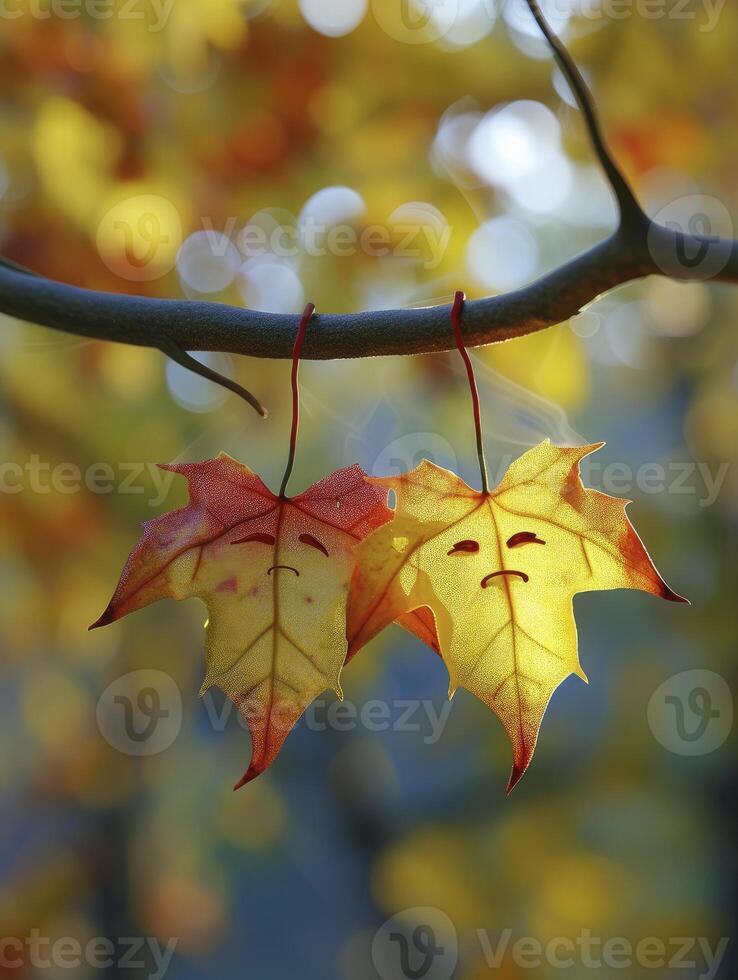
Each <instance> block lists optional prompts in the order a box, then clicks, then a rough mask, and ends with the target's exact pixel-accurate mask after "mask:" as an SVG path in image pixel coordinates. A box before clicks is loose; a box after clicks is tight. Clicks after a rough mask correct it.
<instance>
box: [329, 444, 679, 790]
mask: <svg viewBox="0 0 738 980" xmlns="http://www.w3.org/2000/svg"><path fill="white" fill-rule="evenodd" d="M601 446H602V443H600V444H598V445H593V446H583V447H578V448H559V447H556V446H552V445H551V443H550V442H549V441H548V440H546V441H545V442H542V443H541V444H540V445H538V446H536V447H534V448H533V449H531V450H529V451H528V452H527V453H525V454H524V455H523V456H521V457H520V458H519V459H518V460H516V461H515V462H514V463H513V464H512V466H511V467H510V469H509V470H508V472H507V474H506V476H505V478H504V479H503V481H502V482H501V483H500V485H499V486H498V487H497V488H496V489H495V490H493V491H483V492H479V491H477V490H474V489H473V488H472V487H470V486H468V485H467V484H466V483H465V482H464V481H463V480H462V479H460V478H459V477H458V476H456V475H455V474H454V473H451V472H449V471H448V470H445V469H442V468H441V467H438V466H436V465H434V464H433V463H430V462H428V461H426V460H424V461H423V462H422V463H421V464H420V465H419V466H418V467H417V468H416V469H414V470H413V471H412V472H410V473H405V474H402V475H400V476H397V477H386V478H383V477H378V478H373V479H372V482H373V483H375V484H377V485H378V486H381V487H383V488H386V489H388V490H393V491H394V493H395V495H396V510H395V517H394V520H393V521H391V522H390V523H388V524H385V525H384V526H382V527H380V528H379V529H378V530H376V531H374V532H373V533H372V534H371V535H369V537H367V538H366V539H365V540H364V541H363V542H362V544H361V545H360V546H359V548H358V552H357V566H356V569H355V571H354V575H353V581H352V587H351V597H350V601H349V611H348V632H349V657H351V656H353V655H354V654H355V653H356V652H357V651H358V650H359V649H360V648H361V647H362V646H363V645H364V644H365V643H367V642H368V641H369V640H371V639H372V637H374V636H376V634H377V633H379V632H380V630H382V629H384V628H385V627H386V626H388V625H389V624H390V623H391V622H393V621H398V622H399V623H400V624H401V625H403V626H404V627H405V628H407V629H409V630H411V631H412V632H413V633H415V634H416V635H418V636H419V637H420V638H421V639H423V640H424V641H425V642H426V643H429V644H430V645H431V646H433V647H434V648H435V649H436V650H437V651H438V652H440V653H441V655H442V657H443V659H444V661H445V663H446V665H447V668H448V671H449V675H450V686H449V696H453V694H454V692H455V691H456V689H457V688H458V687H464V688H466V689H467V690H469V691H471V692H472V694H475V695H476V696H477V697H478V698H479V699H480V700H481V701H482V702H484V704H486V705H487V706H488V707H489V708H491V709H492V711H494V713H495V714H496V715H497V716H498V718H499V719H500V721H501V722H502V724H503V726H504V728H505V731H506V732H507V735H508V737H509V739H510V741H511V743H512V747H513V767H512V774H511V777H510V784H509V787H508V791H509V790H510V789H512V788H513V786H514V785H515V784H516V783H517V782H518V780H519V779H520V778H521V776H522V775H523V773H524V772H525V770H526V768H527V767H528V765H529V763H530V760H531V758H532V755H533V751H534V749H535V744H536V740H537V738H538V732H539V729H540V725H541V720H542V718H543V714H544V712H545V710H546V707H547V705H548V702H549V701H550V699H551V696H552V694H553V692H554V691H555V690H556V688H557V687H558V686H559V684H561V682H562V681H563V680H564V679H565V678H566V677H568V676H569V675H570V674H576V675H578V676H579V677H581V678H582V679H583V680H585V681H586V679H587V678H586V676H585V674H584V672H583V670H582V668H581V665H580V663H579V657H578V653H577V631H576V623H575V620H574V611H573V605H572V599H573V596H574V595H575V594H576V593H578V592H587V591H593V590H602V589H641V590H643V591H645V592H650V593H653V594H654V595H658V596H662V597H663V598H664V599H670V600H672V601H676V602H685V601H686V600H684V599H682V598H681V597H680V596H678V595H676V593H674V592H673V591H672V590H671V589H670V588H669V587H668V586H667V585H666V583H665V582H664V581H663V579H662V578H661V576H660V575H659V573H658V572H657V571H656V568H655V567H654V564H653V562H652V561H651V559H650V557H649V555H648V552H647V551H646V549H645V547H644V545H643V543H642V542H641V540H640V538H639V537H638V534H637V533H636V531H635V530H634V528H633V526H632V525H631V523H630V521H629V519H628V517H627V514H626V506H627V504H628V503H629V501H624V500H620V499H617V498H615V497H610V496H608V495H606V494H604V493H600V492H599V491H596V490H591V489H587V488H585V487H584V485H583V484H582V481H581V476H580V472H579V464H580V462H581V460H582V459H583V458H584V457H585V456H587V455H589V454H590V453H592V452H594V451H595V450H597V449H599V448H600V447H601Z"/></svg>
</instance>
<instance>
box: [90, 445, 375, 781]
mask: <svg viewBox="0 0 738 980" xmlns="http://www.w3.org/2000/svg"><path fill="white" fill-rule="evenodd" d="M162 469H165V470H169V471H170V472H173V473H179V474H182V475H183V476H185V477H186V478H187V480H188V482H189V491H190V502H189V504H188V506H186V507H183V508H181V509H179V510H175V511H172V512H171V513H169V514H166V515H164V516H163V517H159V518H156V519H154V520H152V521H147V522H146V523H145V524H144V525H143V527H144V533H143V536H142V538H141V540H140V541H139V543H138V545H137V546H136V548H135V549H134V550H133V552H132V553H131V555H130V557H129V559H128V562H127V564H126V566H125V568H124V570H123V574H122V575H121V579H120V583H119V585H118V587H117V589H116V591H115V594H114V596H113V598H112V600H111V602H110V604H109V605H108V607H107V609H106V610H105V612H104V613H103V615H102V616H101V617H100V619H99V620H98V621H97V622H96V623H95V624H94V626H95V627H97V626H104V625H106V624H107V623H111V622H113V621H114V620H117V619H120V618H121V617H122V616H125V615H127V614H128V613H130V612H133V611H134V610H136V609H140V608H142V607H143V606H147V605H149V603H151V602H155V601H156V600H157V599H162V598H165V597H170V598H172V599H187V598H190V597H191V596H197V597H198V598H200V599H202V600H203V601H204V603H205V605H206V606H207V610H208V622H207V625H206V663H207V673H206V677H205V682H204V684H203V687H202V691H201V693H205V691H206V690H207V689H208V688H209V687H210V686H212V685H216V686H217V687H219V688H221V689H222V690H223V691H225V693H226V694H228V695H229V696H230V697H231V698H232V699H233V701H234V702H235V703H236V704H237V705H238V707H239V710H240V711H241V713H242V715H243V717H244V719H245V721H246V723H247V725H248V727H249V730H250V732H251V736H252V739H253V752H252V759H251V764H250V766H249V769H248V771H247V773H246V775H245V776H244V777H243V779H242V781H241V783H239V785H243V784H244V783H246V782H249V781H250V780H251V779H253V778H254V777H255V776H257V775H258V774H259V773H261V772H263V771H264V770H265V769H266V768H267V767H268V766H269V765H270V764H271V762H272V761H273V760H274V758H275V757H276V755H277V753H278V752H279V750H280V748H281V747H282V744H283V742H284V740H285V738H286V737H287V735H288V734H289V732H290V730H291V729H292V728H293V726H294V725H295V723H296V722H297V720H298V718H299V717H300V716H301V715H302V713H303V711H304V710H305V708H306V707H307V706H308V705H309V704H310V703H311V702H312V701H313V700H314V699H315V698H316V697H317V696H318V695H319V694H320V693H321V692H322V691H324V690H326V689H327V688H331V689H333V690H334V691H335V692H336V694H337V695H338V696H339V697H342V694H341V685H340V673H341V667H342V665H343V663H344V660H345V657H346V650H347V642H346V598H347V591H348V584H349V580H350V577H351V572H352V570H353V565H354V560H355V554H354V553H355V548H356V545H357V543H358V542H359V541H360V540H361V539H362V538H363V537H364V536H365V535H366V534H368V533H369V532H370V531H372V530H373V529H374V528H376V527H377V526H378V525H379V524H380V523H381V522H383V521H385V520H387V518H388V517H389V516H390V512H389V511H388V509H387V507H386V504H385V501H386V497H387V494H386V491H383V490H381V489H380V488H379V487H373V486H370V485H369V484H368V483H367V482H366V479H365V475H364V472H363V471H362V469H361V468H360V467H359V466H350V467H348V468H346V469H342V470H338V471H337V472H335V473H333V474H332V475H331V476H329V477H327V478H326V479H324V480H321V481H320V482H319V483H316V484H315V485H314V486H312V487H310V489H309V490H306V491H305V492H304V493H301V494H300V495H299V496H297V497H293V498H285V499H282V498H280V497H278V496H276V495H275V494H273V493H272V492H271V490H269V488H268V487H267V486H265V484H264V483H263V482H262V481H261V479H260V478H259V477H258V476H257V475H256V474H255V473H253V472H252V471H251V470H250V469H249V468H248V467H247V466H244V465H242V464H241V463H238V462H237V461H236V460H235V459H232V458H231V457H230V456H228V455H226V454H225V453H221V454H220V455H219V456H218V457H217V458H216V459H211V460H207V461H206V462H202V463H185V464H179V465H174V466H169V465H168V466H162Z"/></svg>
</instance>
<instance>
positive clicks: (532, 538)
mask: <svg viewBox="0 0 738 980" xmlns="http://www.w3.org/2000/svg"><path fill="white" fill-rule="evenodd" d="M545 543H546V542H545V541H541V539H540V538H539V537H537V536H536V532H535V531H518V533H517V534H513V536H512V537H511V538H508V539H507V546H508V548H519V547H520V545H521V544H545Z"/></svg>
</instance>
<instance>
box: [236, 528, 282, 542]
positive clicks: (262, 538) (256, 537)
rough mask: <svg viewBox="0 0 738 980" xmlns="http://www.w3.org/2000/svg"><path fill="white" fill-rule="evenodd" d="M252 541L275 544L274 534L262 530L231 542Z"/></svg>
mask: <svg viewBox="0 0 738 980" xmlns="http://www.w3.org/2000/svg"><path fill="white" fill-rule="evenodd" d="M251 541H259V542H260V543H261V544H271V545H273V544H275V543H276V542H275V540H274V535H273V534H264V533H263V532H262V531H259V532H257V533H256V534H249V535H247V536H246V537H245V538H239V539H238V541H231V544H249V542H251Z"/></svg>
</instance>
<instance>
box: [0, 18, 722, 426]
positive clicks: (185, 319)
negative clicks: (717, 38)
mask: <svg viewBox="0 0 738 980" xmlns="http://www.w3.org/2000/svg"><path fill="white" fill-rule="evenodd" d="M527 3H528V6H529V8H530V10H531V13H532V14H533V16H534V17H535V19H536V21H537V23H538V25H539V27H540V29H541V31H542V32H543V34H544V36H545V38H546V40H547V41H548V43H549V45H550V47H551V49H552V51H553V54H554V57H555V58H556V61H557V63H558V65H559V67H560V69H561V71H562V72H563V73H564V76H565V77H566V80H567V81H568V83H569V85H570V86H571V88H572V91H573V92H574V95H575V97H576V99H577V102H578V104H579V107H580V109H581V111H582V115H583V118H584V121H585V124H586V126H587V131H588V133H589V136H590V139H591V142H592V145H593V148H594V151H595V153H596V155H597V158H598V160H599V162H600V164H601V166H602V168H603V170H604V172H605V175H606V177H607V179H608V181H609V183H610V186H611V188H612V190H613V193H614V194H615V197H616V199H617V202H618V207H619V212H620V221H619V224H618V228H617V230H616V231H615V233H614V234H613V235H611V236H610V237H609V238H608V239H606V240H605V241H603V242H601V243H600V244H599V245H596V246H594V247H593V248H591V249H590V250H589V251H587V252H584V253H583V254H582V255H579V256H578V257H577V258H575V259H572V260H571V261H569V262H567V263H565V264H564V265H561V266H559V267H558V268H556V269H554V270H553V271H552V272H550V273H548V274H546V275H544V276H542V277H541V278H539V279H537V280H536V281H535V282H533V283H531V284H530V285H528V286H525V287H524V288H522V289H518V290H515V291H513V292H509V293H505V294H503V295H501V296H493V297H490V298H488V299H481V300H475V301H470V302H467V303H466V304H465V307H464V322H463V329H464V343H465V344H466V346H468V347H479V346H482V345H484V344H492V343H498V342H500V341H503V340H509V339H510V338H512V337H520V336H523V335H525V334H530V333H535V332H537V331H539V330H544V329H546V328H547V327H550V326H553V325H555V324H558V323H561V322H562V321H565V320H567V319H569V318H570V317H571V316H574V315H576V314H577V313H578V312H580V311H581V310H582V309H583V308H584V307H586V306H587V305H588V304H590V303H591V302H592V301H593V300H595V299H597V297H598V296H600V295H602V294H603V293H605V292H607V291H608V290H610V289H613V288H614V287H616V286H619V285H621V284H623V283H626V282H630V281H632V280H634V279H639V278H642V277H644V276H647V275H651V274H659V275H667V276H669V277H671V278H673V279H677V280H681V281H690V280H703V279H710V280H712V281H715V282H730V283H738V242H737V241H732V240H725V239H722V240H721V239H715V238H708V237H701V236H693V235H687V234H684V233H682V232H681V231H679V230H675V229H672V228H668V227H664V226H662V225H657V224H655V223H654V222H652V221H651V220H650V219H649V218H648V217H647V216H646V215H645V214H644V213H643V211H642V210H641V207H640V205H639V204H638V202H637V200H636V197H635V195H634V193H633V191H632V190H631V188H630V186H629V185H628V182H627V180H626V179H625V177H624V176H623V174H622V172H621V171H620V169H619V167H618V166H617V164H616V163H615V161H614V159H613V157H612V155H611V153H610V151H609V150H608V148H607V145H606V143H605V140H604V138H603V136H602V129H601V125H600V121H599V118H598V115H597V110H596V107H595V104H594V100H593V98H592V95H591V93H590V91H589V89H588V88H587V85H586V83H585V81H584V79H583V77H582V75H581V73H580V72H579V70H578V69H577V67H576V65H575V64H574V62H573V60H572V58H571V56H570V55H569V53H568V51H567V50H566V48H565V47H564V46H563V44H562V43H561V41H560V40H559V38H558V37H557V36H556V35H555V34H554V33H553V32H552V30H551V28H550V26H549V25H548V23H547V22H546V20H545V18H544V16H543V14H542V13H541V10H540V8H539V6H538V3H537V0H527ZM0 311H1V312H3V313H6V314H8V315H9V316H13V317H16V318H18V319H20V320H26V321H29V322H33V323H38V324H42V325H44V326H47V327H52V328H53V329H56V330H63V331H65V332H67V333H72V334H77V335H80V336H84V337H93V338H96V339H100V340H110V341H117V342H119V343H124V344H135V345H139V346H145V347H154V348H157V349H159V350H163V351H164V352H165V353H167V354H168V355H169V356H172V357H174V358H175V360H178V361H179V363H186V366H188V367H190V368H192V369H193V370H197V371H198V373H200V374H203V375H204V376H206V377H210V378H211V379H212V380H218V381H220V382H221V383H226V386H227V387H229V388H230V389H231V390H236V389H238V390H237V393H238V394H240V395H241V396H242V397H244V398H246V400H247V401H249V402H250V403H251V404H252V405H254V406H255V407H256V408H257V410H259V409H260V408H261V406H260V405H259V403H258V402H257V401H256V399H255V398H254V397H253V396H252V395H250V393H248V392H246V391H245V389H241V388H240V386H236V385H235V383H234V382H231V381H229V379H221V378H220V376H217V375H215V376H214V374H213V372H210V371H209V369H204V370H203V366H202V365H200V364H199V362H197V361H194V360H192V359H189V358H188V356H187V355H186V354H185V351H223V352H228V353H233V354H248V355H251V356H253V357H268V358H289V357H291V356H292V348H293V345H294V340H295V334H296V331H297V329H298V326H299V322H300V317H299V315H294V316H288V315H281V314H269V313H260V312H257V311H255V310H245V309H241V308H238V307H231V306H226V305H224V304H222V303H210V302H190V301H186V300H163V299H151V298H145V297H137V296H130V295H118V294H115V293H102V292H96V291H92V290H86V289H80V288H77V287H75V286H69V285H65V284H63V283H59V282H54V281H52V280H50V279H46V278H43V277H41V276H37V275H35V274H34V273H32V272H30V270H27V269H24V268H22V267H19V266H17V265H15V263H12V262H10V261H9V260H3V259H0ZM450 313H451V306H450V305H446V306H436V307H427V308H424V309H400V310H380V311H374V310H372V311H368V312H364V313H353V314H320V315H316V316H315V317H314V318H313V320H312V322H311V328H310V331H309V334H308V336H307V337H306V338H305V345H304V349H303V352H302V357H303V358H304V359H309V360H329V359H337V358H354V357H372V356H379V355H388V354H423V353H429V352H433V351H445V350H452V349H454V346H455V344H454V338H453V333H452V330H451V329H450V326H449V324H450ZM262 411H263V409H262Z"/></svg>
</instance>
